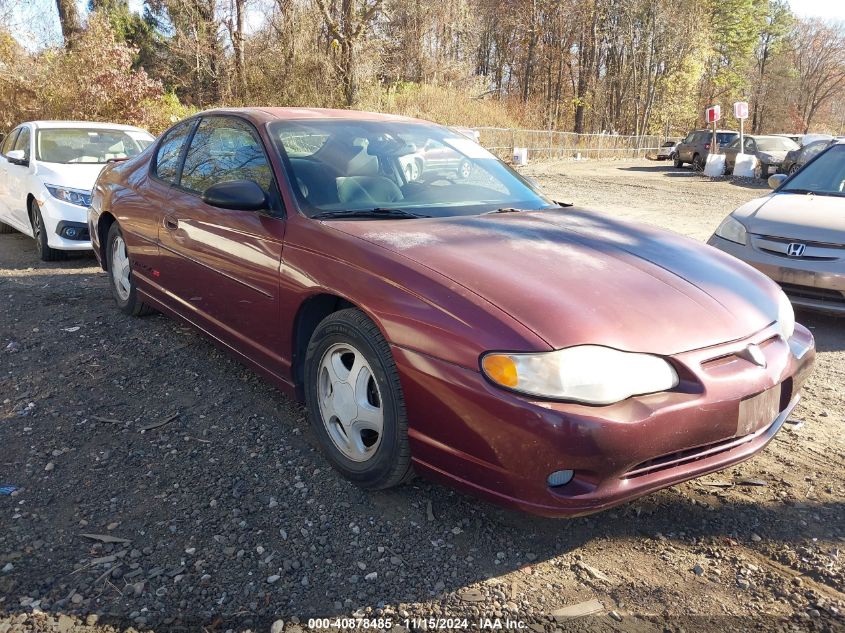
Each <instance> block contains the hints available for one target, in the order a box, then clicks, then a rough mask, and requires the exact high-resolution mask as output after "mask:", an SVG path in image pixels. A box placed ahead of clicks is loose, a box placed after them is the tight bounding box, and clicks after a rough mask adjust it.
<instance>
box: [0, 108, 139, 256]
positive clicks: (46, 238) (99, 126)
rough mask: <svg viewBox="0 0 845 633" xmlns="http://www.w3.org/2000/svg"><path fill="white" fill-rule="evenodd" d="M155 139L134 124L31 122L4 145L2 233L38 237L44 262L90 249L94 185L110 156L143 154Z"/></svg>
mask: <svg viewBox="0 0 845 633" xmlns="http://www.w3.org/2000/svg"><path fill="white" fill-rule="evenodd" d="M152 142H153V137H152V135H150V133H149V132H147V131H145V130H142V129H140V128H137V127H131V126H129V125H118V124H113V123H90V122H83V121H31V122H28V123H23V124H21V125H19V126H18V127H16V128H15V129H14V130H12V131H11V132H10V133H9V134H8V135H6V137H5V138H4V139H3V144H2V146H0V155H2V157H0V233H9V232H12V231H13V230H17V231H20V232H21V233H24V234H25V235H29V236H30V237H33V238H35V246H36V248H37V249H38V255H39V256H40V257H41V259H42V260H44V261H52V260H55V259H59V258H60V257H61V256H62V255H63V253H64V252H65V251H80V250H89V249H90V248H91V240H90V237H89V235H88V224H87V208H88V205H89V204H90V202H91V188H92V187H93V186H94V181H95V180H96V179H97V176H98V175H99V173H100V170H101V169H102V168H103V166H104V165H105V164H107V163H108V162H109V161H116V160H124V159H126V158H131V157H133V156H137V155H138V154H140V153H141V152H142V151H143V150H144V148H146V147H147V146H149V145H150V144H151V143H152Z"/></svg>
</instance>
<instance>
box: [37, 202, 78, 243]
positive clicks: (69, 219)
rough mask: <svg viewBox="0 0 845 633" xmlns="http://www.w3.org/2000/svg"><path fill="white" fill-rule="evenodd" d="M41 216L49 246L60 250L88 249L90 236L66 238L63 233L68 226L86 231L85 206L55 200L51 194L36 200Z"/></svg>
mask: <svg viewBox="0 0 845 633" xmlns="http://www.w3.org/2000/svg"><path fill="white" fill-rule="evenodd" d="M38 207H39V208H40V209H41V217H42V218H44V228H45V229H46V231H47V243H48V244H49V245H50V248H55V249H58V250H62V251H90V250H91V238H90V236H88V237H87V239H68V238H67V237H65V236H64V235H65V234H66V231H67V229H68V228H69V227H76V228H77V229H80V230H82V229H84V230H85V232H86V234H87V231H88V228H87V227H88V211H87V209H86V208H85V207H79V206H76V205H75V204H69V203H67V202H63V201H62V200H56V199H55V198H53V197H52V196H49V195H48V196H45V197H44V198H43V199H42V200H39V201H38Z"/></svg>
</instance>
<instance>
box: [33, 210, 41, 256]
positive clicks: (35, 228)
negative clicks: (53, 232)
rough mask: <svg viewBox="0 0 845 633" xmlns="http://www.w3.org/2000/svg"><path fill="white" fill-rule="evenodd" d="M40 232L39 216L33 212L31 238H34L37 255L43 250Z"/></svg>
mask: <svg viewBox="0 0 845 633" xmlns="http://www.w3.org/2000/svg"><path fill="white" fill-rule="evenodd" d="M41 231H42V228H41V214H40V213H38V212H37V211H35V212H33V214H32V236H33V237H34V238H35V248H36V249H38V253H39V254H40V253H41V250H42V248H43V247H42V244H41Z"/></svg>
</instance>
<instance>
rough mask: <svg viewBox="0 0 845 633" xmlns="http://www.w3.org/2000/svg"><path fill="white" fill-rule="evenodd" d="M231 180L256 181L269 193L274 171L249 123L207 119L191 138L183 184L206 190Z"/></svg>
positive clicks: (231, 119) (226, 118)
mask: <svg viewBox="0 0 845 633" xmlns="http://www.w3.org/2000/svg"><path fill="white" fill-rule="evenodd" d="M229 180H252V181H253V182H255V183H257V184H258V185H259V186H260V187H261V188H262V189H263V190H264V191H265V192H266V193H268V194H269V193H271V190H272V187H273V171H272V168H271V167H270V163H269V162H268V160H267V155H266V154H265V153H264V147H263V146H262V144H261V142H260V141H259V139H258V138H257V137H256V136H255V134H254V133H253V131H252V129H251V128H250V127H249V125H247V124H246V123H244V122H243V121H240V120H238V119H235V118H232V117H223V116H215V117H208V118H205V119H203V120H202V121H201V122H200V124H199V126H198V127H197V131H196V132H195V133H194V137H193V139H191V147H190V149H188V154H187V155H186V156H185V166H184V167H183V168H182V180H181V183H180V184H181V186H182V187H184V188H185V189H188V190H190V191H195V192H197V193H202V192H204V191H205V190H206V189H208V188H209V187H210V186H211V185H214V184H217V183H219V182H226V181H229Z"/></svg>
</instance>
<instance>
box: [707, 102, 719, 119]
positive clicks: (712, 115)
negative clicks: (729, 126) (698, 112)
mask: <svg viewBox="0 0 845 633" xmlns="http://www.w3.org/2000/svg"><path fill="white" fill-rule="evenodd" d="M721 118H722V107H721V106H717V105H714V106H710V107H709V108H707V122H708V123H715V122H716V121H718V120H719V119H721Z"/></svg>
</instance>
